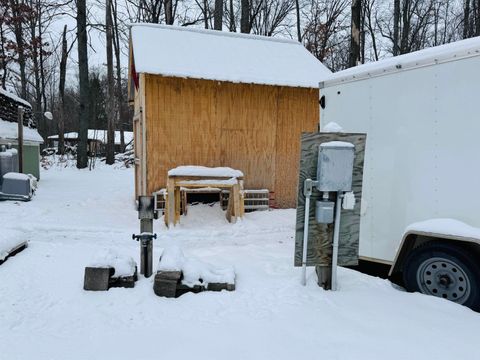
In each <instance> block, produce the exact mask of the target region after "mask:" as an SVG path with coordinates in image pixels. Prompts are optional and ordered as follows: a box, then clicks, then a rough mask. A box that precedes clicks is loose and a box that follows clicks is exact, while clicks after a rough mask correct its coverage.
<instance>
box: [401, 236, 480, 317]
mask: <svg viewBox="0 0 480 360" xmlns="http://www.w3.org/2000/svg"><path fill="white" fill-rule="evenodd" d="M403 280H404V283H405V287H406V288H407V290H408V291H411V292H414V291H417V292H421V293H423V294H427V295H433V296H437V297H441V298H444V299H448V300H451V301H454V302H456V303H458V304H462V305H465V306H468V307H470V308H471V309H473V310H476V311H479V310H480V267H479V266H478V265H477V263H476V262H475V261H474V259H473V258H472V256H471V255H469V254H468V253H467V251H466V250H464V249H462V248H461V247H459V246H455V245H453V244H449V243H439V242H428V243H426V244H424V245H421V246H419V247H418V248H416V249H414V250H412V252H411V253H410V254H409V255H408V257H407V259H406V260H405V266H404V271H403Z"/></svg>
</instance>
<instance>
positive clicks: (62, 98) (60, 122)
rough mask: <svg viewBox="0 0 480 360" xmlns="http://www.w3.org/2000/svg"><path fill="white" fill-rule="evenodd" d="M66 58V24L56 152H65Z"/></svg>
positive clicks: (61, 62) (64, 28) (61, 64)
mask: <svg viewBox="0 0 480 360" xmlns="http://www.w3.org/2000/svg"><path fill="white" fill-rule="evenodd" d="M67 59H68V44H67V25H65V26H64V27H63V34H62V55H61V59H60V81H59V87H58V92H59V97H60V110H59V114H58V119H59V120H58V153H59V154H60V155H63V154H65V138H64V133H65V79H66V77H67Z"/></svg>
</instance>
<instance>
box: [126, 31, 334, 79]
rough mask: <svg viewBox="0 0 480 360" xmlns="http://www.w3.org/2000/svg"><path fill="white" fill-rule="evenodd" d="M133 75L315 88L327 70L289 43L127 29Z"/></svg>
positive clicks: (233, 35) (254, 37)
mask: <svg viewBox="0 0 480 360" xmlns="http://www.w3.org/2000/svg"><path fill="white" fill-rule="evenodd" d="M131 39H132V46H133V58H134V63H135V71H136V72H137V73H149V74H158V75H163V76H173V77H183V78H195V79H207V80H218V81H229V82H234V83H253V84H263V85H278V86H291V87H306V88H318V84H319V82H320V81H322V80H324V79H325V78H326V77H328V76H329V75H330V74H331V71H330V70H329V69H328V68H327V67H325V66H324V65H323V64H322V63H321V62H320V61H318V60H317V59H316V58H315V57H314V56H313V55H312V54H311V53H310V52H308V50H307V49H305V47H304V46H303V45H302V44H301V43H299V42H297V41H293V40H290V39H281V38H272V37H265V36H258V35H247V34H239V33H231V32H222V31H215V30H203V29H194V28H186V27H176V26H168V25H158V24H131Z"/></svg>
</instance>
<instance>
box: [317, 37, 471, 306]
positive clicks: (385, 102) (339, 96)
mask: <svg viewBox="0 0 480 360" xmlns="http://www.w3.org/2000/svg"><path fill="white" fill-rule="evenodd" d="M320 104H321V109H320V112H321V115H320V118H321V121H322V126H323V125H325V124H328V123H329V122H335V123H338V124H339V125H340V126H341V127H342V128H343V130H344V131H346V132H360V133H367V144H366V152H365V168H364V179H363V194H362V210H361V223H360V225H361V226H360V256H361V258H363V259H366V260H371V261H377V262H382V263H387V264H392V268H391V274H395V273H401V274H403V280H404V281H405V285H406V287H407V289H409V290H417V291H421V292H424V293H429V294H432V295H437V296H441V297H445V298H448V299H451V300H453V301H456V302H459V303H463V304H466V305H469V306H470V307H473V308H476V309H479V308H480V279H479V277H480V267H479V265H478V264H480V252H479V250H480V246H479V242H480V240H479V239H480V230H479V229H478V228H480V38H473V39H468V40H463V41H459V42H456V43H452V44H448V45H443V46H438V47H435V48H429V49H425V50H422V51H418V52H415V53H411V54H406V55H402V56H397V57H394V58H389V59H386V60H382V61H378V62H375V63H369V64H365V65H361V66H358V67H355V68H350V69H348V70H345V71H341V72H338V73H335V74H333V75H332V76H331V77H329V78H328V79H327V80H326V81H325V82H323V83H321V84H320ZM432 219H435V220H432Z"/></svg>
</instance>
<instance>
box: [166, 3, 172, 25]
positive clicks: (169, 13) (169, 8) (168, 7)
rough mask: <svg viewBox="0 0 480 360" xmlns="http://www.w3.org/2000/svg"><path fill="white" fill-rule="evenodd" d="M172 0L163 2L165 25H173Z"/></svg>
mask: <svg viewBox="0 0 480 360" xmlns="http://www.w3.org/2000/svg"><path fill="white" fill-rule="evenodd" d="M172 1H173V0H165V23H166V24H167V25H173V4H172Z"/></svg>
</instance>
